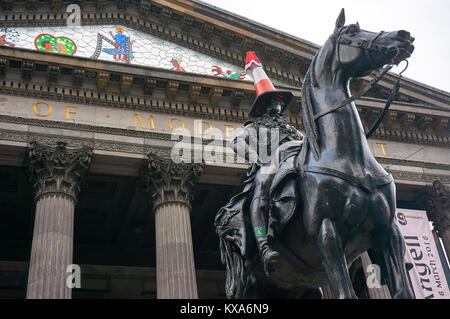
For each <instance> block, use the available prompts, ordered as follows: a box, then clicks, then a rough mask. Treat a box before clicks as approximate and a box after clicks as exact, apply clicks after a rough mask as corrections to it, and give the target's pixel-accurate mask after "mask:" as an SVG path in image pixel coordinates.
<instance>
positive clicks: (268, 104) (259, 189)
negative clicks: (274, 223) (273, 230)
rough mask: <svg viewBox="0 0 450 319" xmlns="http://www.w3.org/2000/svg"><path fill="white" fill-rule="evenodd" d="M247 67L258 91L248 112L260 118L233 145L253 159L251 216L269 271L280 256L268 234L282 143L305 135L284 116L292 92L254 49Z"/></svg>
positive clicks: (257, 242) (251, 123) (246, 127)
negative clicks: (271, 75) (277, 82)
mask: <svg viewBox="0 0 450 319" xmlns="http://www.w3.org/2000/svg"><path fill="white" fill-rule="evenodd" d="M245 69H246V72H247V74H249V73H251V74H252V76H253V79H254V83H255V87H256V94H257V98H256V99H255V101H254V103H253V105H252V108H251V109H250V112H249V116H250V117H254V118H259V117H260V119H259V120H258V121H248V122H246V123H245V126H244V128H243V130H242V131H241V132H240V133H238V134H237V135H236V137H235V138H234V139H233V140H232V141H231V143H230V146H231V147H232V148H233V150H234V151H235V152H236V153H237V154H238V155H240V156H244V157H245V159H246V160H248V161H250V162H253V163H252V167H251V168H250V172H251V173H250V174H249V175H253V176H254V179H253V183H254V188H253V198H252V199H251V203H250V220H251V223H252V227H253V232H254V235H255V239H256V244H257V247H258V250H259V253H260V256H261V261H262V262H263V263H264V270H265V272H266V274H268V275H269V274H270V273H272V272H273V271H274V270H275V265H276V263H277V262H278V256H279V253H278V252H276V251H275V250H273V248H272V247H271V245H270V242H269V237H268V236H267V234H268V217H269V210H270V197H269V193H270V187H271V185H272V180H273V177H274V176H275V173H276V170H277V168H278V162H279V158H282V157H283V156H282V154H280V153H282V152H283V149H284V147H283V146H282V145H285V144H286V143H288V142H293V141H296V142H297V143H298V141H301V140H303V135H302V134H301V133H300V132H299V131H298V130H297V129H295V128H294V127H292V126H290V125H289V124H287V122H286V119H285V118H284V117H283V116H282V112H283V111H284V110H285V108H286V107H287V106H288V104H289V102H290V100H291V99H292V97H293V94H292V92H289V91H277V90H275V87H274V86H273V85H272V83H271V81H270V79H268V77H267V75H266V73H265V72H264V70H263V68H262V65H261V62H260V61H259V60H258V58H257V57H256V55H255V53H254V52H247V60H246V68H245ZM285 146H286V145H285Z"/></svg>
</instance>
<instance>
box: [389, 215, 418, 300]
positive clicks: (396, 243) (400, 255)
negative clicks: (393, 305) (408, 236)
mask: <svg viewBox="0 0 450 319" xmlns="http://www.w3.org/2000/svg"><path fill="white" fill-rule="evenodd" d="M389 233H390V234H389V237H388V240H387V241H386V242H385V245H384V247H382V250H381V252H382V256H383V262H384V266H385V269H386V275H387V279H388V287H389V291H390V293H391V296H392V298H393V299H414V294H413V292H412V289H411V285H410V283H409V278H408V274H407V273H406V266H405V243H404V241H403V236H402V234H401V233H400V230H399V228H398V226H397V224H395V223H394V222H393V223H392V224H391V227H390V229H389Z"/></svg>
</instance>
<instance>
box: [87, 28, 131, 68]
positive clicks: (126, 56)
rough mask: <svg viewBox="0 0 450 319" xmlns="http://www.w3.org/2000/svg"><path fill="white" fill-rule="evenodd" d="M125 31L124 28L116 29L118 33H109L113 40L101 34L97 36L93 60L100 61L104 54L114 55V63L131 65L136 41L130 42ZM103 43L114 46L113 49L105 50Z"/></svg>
mask: <svg viewBox="0 0 450 319" xmlns="http://www.w3.org/2000/svg"><path fill="white" fill-rule="evenodd" d="M124 32H125V30H124V29H122V28H116V33H115V34H114V33H113V32H112V31H110V32H109V35H110V36H111V39H109V38H107V37H105V36H104V35H102V34H101V33H98V34H97V47H96V49H95V52H94V54H93V55H92V56H91V58H92V59H98V57H99V56H100V54H101V53H102V52H104V53H106V54H109V55H112V56H113V58H114V61H117V62H125V63H130V61H131V60H133V59H134V55H133V43H134V42H135V40H130V37H129V36H126V35H125V34H124ZM103 42H106V43H109V44H110V45H112V46H113V47H112V48H103Z"/></svg>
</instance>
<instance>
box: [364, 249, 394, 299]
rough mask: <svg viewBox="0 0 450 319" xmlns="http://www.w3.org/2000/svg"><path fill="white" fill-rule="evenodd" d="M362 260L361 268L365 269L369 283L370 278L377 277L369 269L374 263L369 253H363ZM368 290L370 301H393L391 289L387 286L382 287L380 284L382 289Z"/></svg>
mask: <svg viewBox="0 0 450 319" xmlns="http://www.w3.org/2000/svg"><path fill="white" fill-rule="evenodd" d="M360 258H361V267H362V268H363V271H364V275H365V278H366V283H367V279H368V278H369V276H372V277H373V276H374V275H375V274H373V273H369V272H368V269H367V267H368V266H369V265H371V264H372V261H371V260H370V257H369V254H368V253H367V251H366V252H364V253H362V254H361V255H360ZM367 290H368V291H369V296H370V299H392V297H391V293H390V292H389V288H388V286H387V285H381V283H380V288H375V287H374V288H370V287H367Z"/></svg>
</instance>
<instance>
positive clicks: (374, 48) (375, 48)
mask: <svg viewBox="0 0 450 319" xmlns="http://www.w3.org/2000/svg"><path fill="white" fill-rule="evenodd" d="M345 29H346V28H345V27H343V28H341V29H340V30H339V31H338V32H337V35H336V36H335V37H336V42H335V46H337V47H336V51H337V58H338V63H339V64H340V65H342V63H341V58H340V46H341V45H346V46H351V47H354V48H360V49H363V50H364V53H365V55H366V57H367V59H368V61H369V63H370V64H371V67H372V68H376V66H375V64H374V63H373V60H372V57H371V56H370V52H382V53H383V54H386V53H387V52H386V50H387V48H384V47H380V46H379V45H377V44H376V43H375V41H376V40H377V39H378V38H379V37H380V36H381V35H382V34H383V33H384V31H380V32H379V33H378V34H377V35H376V36H375V37H374V38H373V39H372V40H370V41H366V40H358V41H355V40H352V39H349V38H346V37H344V36H343V32H344V30H345ZM397 51H398V49H397ZM394 58H395V55H394V56H393V57H392V58H391V61H390V63H389V64H388V65H386V66H385V67H384V68H383V69H381V71H379V73H378V75H377V76H376V77H375V78H373V79H372V81H370V83H369V84H368V85H367V86H366V87H364V88H363V89H362V90H361V91H359V92H358V93H357V94H355V95H353V96H351V97H349V98H347V99H345V100H344V101H343V102H342V103H339V104H338V105H337V106H334V107H331V108H329V109H326V110H323V111H322V112H319V113H317V114H315V115H314V120H315V121H317V120H318V119H319V118H321V117H322V116H324V115H326V114H329V113H332V112H334V111H336V110H338V109H340V108H341V107H343V106H346V105H348V104H350V103H351V102H354V101H355V100H357V99H359V98H360V97H361V96H362V95H364V94H365V93H367V91H369V90H370V89H371V88H372V87H373V86H374V85H375V84H376V83H377V82H378V81H380V80H381V78H382V77H383V76H384V75H385V74H386V73H387V72H388V71H389V70H391V69H392V68H393V66H394V62H393V59H394ZM405 61H406V67H405V69H404V70H403V71H402V72H400V74H399V77H398V79H397V82H396V83H395V85H394V88H393V89H392V91H391V94H390V95H389V98H388V101H387V103H386V105H385V107H384V109H383V111H382V112H381V114H380V115H379V117H378V119H377V120H376V121H375V123H374V124H373V125H372V127H371V128H370V130H369V131H368V132H367V134H366V138H367V139H368V138H369V137H370V136H372V134H373V133H374V132H375V131H376V129H377V128H378V126H379V125H380V124H381V122H382V121H383V119H384V117H385V116H386V114H387V112H388V110H389V107H390V106H391V104H392V101H393V100H394V99H395V96H396V95H397V93H398V91H399V89H400V79H401V77H402V73H403V72H405V71H406V69H407V68H408V60H405ZM313 63H314V61H313Z"/></svg>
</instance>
